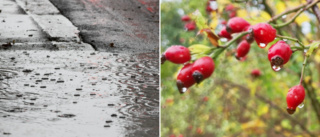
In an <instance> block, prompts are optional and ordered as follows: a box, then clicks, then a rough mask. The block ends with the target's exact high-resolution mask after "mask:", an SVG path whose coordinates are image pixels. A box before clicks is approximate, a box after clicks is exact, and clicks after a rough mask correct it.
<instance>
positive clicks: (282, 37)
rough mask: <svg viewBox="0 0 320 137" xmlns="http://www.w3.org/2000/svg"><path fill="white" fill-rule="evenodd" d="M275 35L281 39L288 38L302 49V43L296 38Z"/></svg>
mask: <svg viewBox="0 0 320 137" xmlns="http://www.w3.org/2000/svg"><path fill="white" fill-rule="evenodd" d="M277 37H278V38H281V39H288V40H291V41H294V42H297V43H298V44H299V45H300V46H301V47H302V49H304V45H303V44H302V43H301V42H300V41H299V40H298V39H295V38H292V37H288V36H281V35H277Z"/></svg>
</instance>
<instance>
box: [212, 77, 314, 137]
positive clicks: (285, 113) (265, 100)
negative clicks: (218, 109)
mask: <svg viewBox="0 0 320 137" xmlns="http://www.w3.org/2000/svg"><path fill="white" fill-rule="evenodd" d="M215 83H216V84H218V85H226V86H231V87H237V88H239V91H243V92H244V93H245V94H249V93H250V90H249V89H248V88H247V87H244V86H242V85H238V84H235V83H233V82H231V81H228V80H224V79H217V80H216V82H215ZM255 96H256V97H257V99H258V100H261V101H263V102H265V103H267V104H269V105H270V107H272V108H274V109H276V110H278V112H279V113H280V114H281V115H283V116H284V117H286V118H288V119H289V120H290V121H291V122H293V123H295V124H297V125H299V126H300V128H301V129H302V130H304V131H305V132H307V133H308V134H309V135H310V136H314V135H313V134H312V133H311V132H310V131H309V130H308V129H307V128H306V127H305V126H304V124H302V123H300V122H299V121H298V120H297V119H296V118H294V117H292V116H291V115H289V114H287V112H285V111H283V109H282V108H280V107H279V106H278V105H277V104H274V103H273V102H272V101H270V100H268V99H266V98H265V97H264V96H262V95H259V94H258V93H256V94H255Z"/></svg>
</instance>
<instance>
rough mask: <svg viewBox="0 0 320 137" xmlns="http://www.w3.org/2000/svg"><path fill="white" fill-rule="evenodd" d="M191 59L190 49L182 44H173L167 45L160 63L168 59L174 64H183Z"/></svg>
mask: <svg viewBox="0 0 320 137" xmlns="http://www.w3.org/2000/svg"><path fill="white" fill-rule="evenodd" d="M190 59H191V55H190V51H189V49H188V48H186V47H184V46H179V45H174V46H171V47H169V48H168V49H167V50H166V51H165V52H164V53H163V54H162V57H161V64H163V63H164V62H165V61H166V60H169V61H171V62H173V63H175V64H183V63H186V62H188V61H189V60H190Z"/></svg>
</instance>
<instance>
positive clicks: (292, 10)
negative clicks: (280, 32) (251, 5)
mask: <svg viewBox="0 0 320 137" xmlns="http://www.w3.org/2000/svg"><path fill="white" fill-rule="evenodd" d="M307 5H308V3H305V4H302V5H300V6H298V7H295V8H292V9H288V10H286V11H284V12H282V13H280V14H279V15H276V16H274V17H272V18H271V19H270V20H269V21H268V23H270V22H273V21H275V20H277V19H279V18H281V17H282V16H283V15H286V14H289V13H292V12H296V11H298V10H299V9H301V8H304V7H306V6H307Z"/></svg>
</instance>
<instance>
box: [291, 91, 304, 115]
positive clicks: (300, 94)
mask: <svg viewBox="0 0 320 137" xmlns="http://www.w3.org/2000/svg"><path fill="white" fill-rule="evenodd" d="M304 97H305V91H304V88H303V86H301V85H297V86H294V87H292V88H290V89H289V92H288V93H287V105H288V107H287V111H288V113H289V114H293V113H294V112H295V111H296V108H297V106H298V105H299V104H301V103H302V102H303V100H304Z"/></svg>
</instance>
